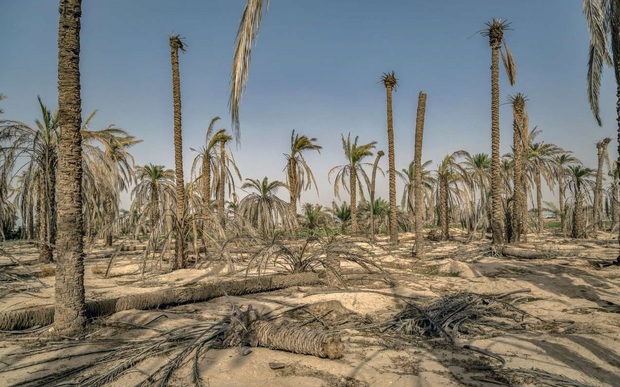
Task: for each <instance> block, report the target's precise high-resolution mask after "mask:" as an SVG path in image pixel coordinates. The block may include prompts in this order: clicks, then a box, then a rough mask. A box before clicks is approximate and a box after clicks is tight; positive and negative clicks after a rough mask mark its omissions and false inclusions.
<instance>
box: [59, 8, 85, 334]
mask: <svg viewBox="0 0 620 387" xmlns="http://www.w3.org/2000/svg"><path fill="white" fill-rule="evenodd" d="M59 12H60V20H59V23H58V24H59V26H58V121H59V126H60V140H59V147H58V187H57V188H58V189H57V195H58V235H57V241H56V242H57V243H56V246H57V257H58V258H57V261H58V263H57V265H56V285H55V293H56V301H55V309H54V330H55V332H56V333H57V334H59V335H63V336H73V335H76V334H78V333H79V332H81V331H82V329H83V328H84V325H85V323H86V316H85V298H84V241H83V237H84V231H83V219H82V135H81V133H80V128H81V126H82V107H81V105H82V98H81V94H80V27H81V25H80V17H81V15H82V1H81V0H60V6H59Z"/></svg>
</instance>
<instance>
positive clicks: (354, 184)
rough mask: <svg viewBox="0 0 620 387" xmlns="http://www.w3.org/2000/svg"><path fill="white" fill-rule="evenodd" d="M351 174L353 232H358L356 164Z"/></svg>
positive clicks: (352, 167)
mask: <svg viewBox="0 0 620 387" xmlns="http://www.w3.org/2000/svg"><path fill="white" fill-rule="evenodd" d="M350 172H351V173H350V176H349V184H350V188H351V234H353V235H355V234H357V195H356V194H357V181H356V178H355V177H356V175H355V166H354V165H352V166H351V171H350Z"/></svg>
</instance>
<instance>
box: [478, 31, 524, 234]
mask: <svg viewBox="0 0 620 387" xmlns="http://www.w3.org/2000/svg"><path fill="white" fill-rule="evenodd" d="M509 25H510V24H509V23H508V22H507V21H505V20H504V21H502V20H498V19H493V21H491V22H488V23H486V26H487V28H485V29H484V30H483V31H482V35H483V36H485V37H488V38H489V45H490V46H491V206H492V217H491V229H492V232H493V243H494V244H498V243H502V242H503V239H504V235H503V232H502V223H503V222H502V218H503V216H502V203H501V200H502V198H501V192H500V186H501V174H500V157H499V134H500V130H499V53H500V52H501V55H502V61H503V62H504V67H505V69H506V74H507V75H508V81H509V82H510V84H511V85H514V84H515V81H516V77H517V73H516V67H515V64H514V61H513V58H512V53H511V52H510V50H509V49H508V45H506V42H505V40H504V31H505V30H507V29H508V27H509ZM502 43H503V44H504V51H502V50H501V47H502ZM504 54H505V55H504Z"/></svg>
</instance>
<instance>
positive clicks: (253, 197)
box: [237, 177, 293, 235]
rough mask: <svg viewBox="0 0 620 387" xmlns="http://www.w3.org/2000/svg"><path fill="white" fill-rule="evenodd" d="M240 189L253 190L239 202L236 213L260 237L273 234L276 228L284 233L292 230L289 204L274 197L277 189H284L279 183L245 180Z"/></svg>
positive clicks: (284, 185) (264, 180)
mask: <svg viewBox="0 0 620 387" xmlns="http://www.w3.org/2000/svg"><path fill="white" fill-rule="evenodd" d="M245 181H246V182H245V183H243V185H242V186H241V188H242V189H253V190H255V191H256V192H252V193H250V194H249V195H247V196H246V197H244V198H243V199H241V201H240V202H239V208H238V209H237V213H238V214H239V215H240V216H241V217H242V218H243V219H245V220H246V221H247V222H249V224H250V225H251V226H252V227H254V228H255V229H258V231H259V232H260V233H261V234H262V235H269V234H271V233H273V232H274V231H275V230H276V228H277V227H278V226H281V227H283V228H284V230H286V231H290V230H292V229H293V219H292V217H291V212H290V208H289V204H288V203H287V202H285V201H284V200H282V199H280V198H279V197H277V196H276V193H277V191H278V189H279V188H285V187H286V184H284V183H283V182H281V181H278V180H276V181H269V179H268V178H267V177H264V178H263V180H258V179H256V180H255V179H245Z"/></svg>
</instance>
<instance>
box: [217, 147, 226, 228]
mask: <svg viewBox="0 0 620 387" xmlns="http://www.w3.org/2000/svg"><path fill="white" fill-rule="evenodd" d="M220 157H221V158H222V161H221V164H220V185H219V190H220V192H219V194H218V206H219V210H220V211H219V212H220V223H221V224H222V228H224V227H226V207H225V206H226V201H225V196H226V157H227V156H226V143H225V142H224V141H222V142H220Z"/></svg>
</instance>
